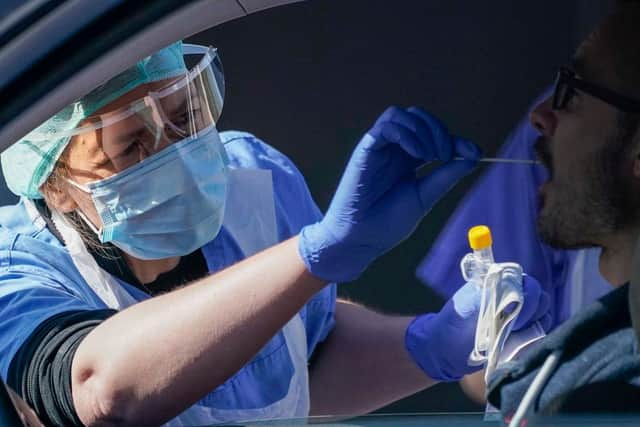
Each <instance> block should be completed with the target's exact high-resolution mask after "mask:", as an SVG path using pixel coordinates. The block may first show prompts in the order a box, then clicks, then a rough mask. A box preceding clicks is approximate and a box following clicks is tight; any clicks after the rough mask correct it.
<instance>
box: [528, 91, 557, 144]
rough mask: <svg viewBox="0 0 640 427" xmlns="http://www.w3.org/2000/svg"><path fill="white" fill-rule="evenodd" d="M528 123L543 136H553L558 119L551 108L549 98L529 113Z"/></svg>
mask: <svg viewBox="0 0 640 427" xmlns="http://www.w3.org/2000/svg"><path fill="white" fill-rule="evenodd" d="M529 121H530V122H531V124H532V125H533V127H534V128H536V129H537V130H538V132H540V133H541V134H542V135H543V136H553V134H554V133H555V131H556V125H557V124H558V118H557V116H556V113H555V111H553V109H552V108H551V97H549V98H547V99H545V100H544V101H542V102H541V103H540V104H538V105H537V106H536V107H535V108H534V109H533V110H532V111H531V113H529Z"/></svg>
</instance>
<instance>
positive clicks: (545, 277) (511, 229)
mask: <svg viewBox="0 0 640 427" xmlns="http://www.w3.org/2000/svg"><path fill="white" fill-rule="evenodd" d="M550 93H551V91H550V90H547V92H546V93H545V94H544V95H542V96H541V97H540V98H539V99H538V101H536V103H534V104H533V105H534V106H535V105H537V104H538V102H540V101H542V100H543V99H545V98H547V97H548V96H549V95H550ZM538 137H539V133H538V132H537V131H536V129H535V128H533V126H532V125H531V124H530V123H529V119H528V115H527V116H525V117H524V118H523V119H522V121H520V123H518V125H517V127H516V128H515V130H514V131H513V133H512V134H511V135H510V137H509V138H508V140H507V142H506V143H505V145H504V146H503V148H502V150H501V152H500V154H499V157H503V158H514V159H535V151H534V144H535V142H536V139H537V138H538ZM547 178H548V174H547V171H546V169H545V168H544V167H543V166H540V165H531V166H528V165H512V164H499V163H498V164H493V165H491V166H490V167H489V168H488V169H487V171H486V172H485V173H484V175H483V176H482V177H481V178H480V180H479V181H478V183H476V185H475V186H474V188H472V189H471V190H470V191H469V192H468V193H467V194H466V195H465V197H464V199H463V200H462V201H461V202H460V204H459V206H458V208H457V209H456V211H455V212H454V213H453V215H452V216H451V217H450V219H449V221H448V223H447V225H446V226H445V227H444V228H443V230H442V232H441V234H440V235H439V236H438V239H437V240H436V242H435V243H434V245H433V247H432V248H431V250H430V252H429V253H428V254H427V256H426V258H425V259H424V260H423V261H422V263H421V264H420V266H419V267H418V269H417V271H416V274H417V276H418V278H419V279H421V280H422V281H423V282H425V283H426V284H427V285H429V286H430V287H431V288H433V289H434V290H435V291H436V292H437V293H438V294H440V295H441V296H443V297H444V298H447V299H449V298H450V297H451V296H452V295H453V294H454V292H455V291H456V290H458V288H459V287H460V286H461V284H462V283H463V279H462V275H461V273H460V260H461V259H462V257H463V256H464V255H465V254H466V253H468V252H470V251H471V250H470V249H469V241H468V238H467V232H468V230H469V228H471V227H473V226H475V225H480V224H484V225H488V226H489V228H490V229H491V234H492V237H493V253H494V257H495V260H496V261H497V262H507V261H509V262H517V263H519V264H520V265H522V267H523V269H524V271H525V272H526V273H527V274H529V275H531V276H533V277H535V278H536V279H538V281H540V283H541V284H542V286H543V287H544V288H545V290H546V291H547V292H548V293H549V296H550V298H551V307H552V311H551V315H552V317H553V324H552V326H555V325H557V324H559V323H561V322H562V321H564V320H566V319H567V318H568V317H569V316H570V315H571V314H572V313H571V312H572V310H571V308H570V307H571V293H572V292H571V288H572V286H574V283H573V282H572V280H573V279H576V274H575V270H576V269H583V268H584V269H585V274H584V275H583V277H581V278H580V280H581V283H582V282H584V284H585V285H586V286H584V293H585V294H586V296H585V297H584V301H583V302H584V303H585V304H586V303H588V302H590V301H593V300H595V299H596V298H598V297H599V296H601V295H603V294H605V293H607V292H609V291H610V290H611V289H612V288H611V286H610V285H609V284H608V283H607V282H606V281H605V280H604V279H603V278H602V277H601V276H600V273H599V271H598V268H597V265H596V266H595V267H594V265H593V264H592V263H593V262H597V256H595V257H594V256H593V255H594V253H593V252H595V251H598V250H597V249H589V250H588V251H589V253H588V256H584V251H583V250H580V251H577V250H572V251H568V250H561V249H553V248H551V247H550V246H548V245H547V244H545V243H543V242H542V240H541V239H540V236H539V235H538V233H537V231H536V217H537V214H538V210H539V208H540V207H539V200H538V188H539V186H540V185H541V184H542V183H543V182H544V181H546V180H547ZM581 254H582V255H581ZM584 260H587V261H588V263H591V264H588V265H587V266H586V267H585V266H583V265H582V264H581V265H578V263H577V261H584Z"/></svg>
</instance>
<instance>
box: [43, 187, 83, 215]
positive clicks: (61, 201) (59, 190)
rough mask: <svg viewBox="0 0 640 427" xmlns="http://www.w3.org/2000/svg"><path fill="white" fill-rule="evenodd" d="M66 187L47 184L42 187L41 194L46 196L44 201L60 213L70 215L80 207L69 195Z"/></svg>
mask: <svg viewBox="0 0 640 427" xmlns="http://www.w3.org/2000/svg"><path fill="white" fill-rule="evenodd" d="M65 187H66V186H65V185H63V186H59V185H56V186H53V185H47V183H45V184H44V185H43V186H42V187H40V192H41V193H42V194H43V195H44V200H45V201H46V202H47V205H49V207H51V208H53V209H55V210H57V211H58V212H60V213H69V212H72V211H74V210H76V208H77V207H78V204H77V203H76V201H75V200H73V198H72V197H71V196H70V195H69V192H68V191H67V189H66V188H65Z"/></svg>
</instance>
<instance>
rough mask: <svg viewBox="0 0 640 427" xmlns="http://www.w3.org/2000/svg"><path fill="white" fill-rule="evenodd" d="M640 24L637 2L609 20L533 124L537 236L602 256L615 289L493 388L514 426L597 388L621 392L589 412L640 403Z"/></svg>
mask: <svg viewBox="0 0 640 427" xmlns="http://www.w3.org/2000/svg"><path fill="white" fill-rule="evenodd" d="M639 19H640V5H638V4H637V3H635V4H633V3H631V4H627V5H624V6H621V7H620V9H619V10H618V11H616V12H615V13H614V14H612V15H611V16H610V17H609V18H607V19H606V20H605V21H604V22H603V23H602V24H601V25H600V26H598V27H597V28H596V29H595V30H594V31H593V32H592V33H591V35H590V36H589V37H588V38H587V39H586V40H585V41H584V42H583V43H582V44H581V45H580V47H579V48H578V50H577V52H576V54H575V56H574V59H573V61H572V64H571V66H570V67H564V68H561V69H560V71H559V72H558V76H557V80H556V85H555V89H554V93H553V95H552V96H551V97H548V98H547V99H545V100H544V101H543V102H541V103H540V104H539V105H538V106H537V107H536V108H534V110H533V111H532V113H531V115H530V119H531V123H532V124H533V125H534V126H535V127H536V128H537V129H538V130H539V132H540V133H541V135H542V136H541V137H540V139H539V140H538V141H537V143H536V151H537V153H538V155H539V157H540V158H541V159H542V161H543V163H544V164H545V166H546V168H547V169H548V171H549V179H548V180H547V181H546V182H545V183H544V184H543V185H542V186H541V187H540V196H541V210H540V213H539V216H538V220H537V222H538V231H539V233H540V235H541V236H542V238H543V239H544V240H545V241H546V242H548V243H549V244H550V245H552V246H554V247H559V248H565V249H575V248H586V247H599V248H601V254H600V258H599V267H600V272H601V273H602V276H603V277H604V278H605V279H606V280H607V282H609V283H611V284H612V285H613V286H614V287H615V288H616V289H615V290H613V291H611V292H610V293H609V294H607V295H605V296H604V297H602V298H601V299H600V300H598V301H596V303H594V304H592V305H590V306H588V307H586V308H585V309H583V311H582V312H580V313H578V314H577V315H576V316H575V317H574V318H572V319H569V321H568V322H567V323H565V324H564V325H562V326H561V327H559V328H558V329H557V330H556V331H554V332H553V333H551V334H550V335H548V336H547V337H546V338H545V340H544V341H543V342H542V344H541V346H540V347H539V348H538V349H537V350H536V351H534V352H533V353H531V354H530V355H529V356H527V357H525V358H524V359H523V360H521V361H520V362H518V363H517V364H515V366H511V367H510V368H509V369H506V368H505V372H502V373H498V374H496V377H495V378H494V379H493V380H490V385H489V387H490V389H491V390H492V391H491V393H490V395H489V397H490V400H491V401H492V402H493V403H495V404H497V405H499V406H500V407H501V410H502V411H503V413H504V414H505V415H506V416H508V417H509V416H512V415H514V413H516V414H517V415H518V416H522V415H524V414H526V410H525V409H528V408H530V409H533V410H534V411H542V412H544V411H554V410H557V409H558V408H560V407H562V405H563V402H564V400H565V399H566V398H567V397H570V396H571V395H572V392H574V391H575V390H576V389H581V390H584V392H585V393H591V395H592V396H593V393H594V392H595V390H597V387H607V388H606V389H607V390H610V387H615V388H616V389H617V390H618V391H622V393H623V394H615V393H613V392H610V393H606V394H602V395H601V397H602V399H600V398H598V399H596V400H593V399H591V403H590V405H591V408H589V407H587V408H584V407H583V408H582V409H586V410H589V409H593V408H594V407H595V405H601V406H605V407H606V406H607V405H609V406H608V408H609V409H611V408H615V407H617V408H618V409H620V408H619V407H620V404H619V402H621V396H624V395H627V396H628V395H630V393H632V392H633V393H635V394H634V395H635V396H637V395H638V389H637V388H634V387H632V386H630V385H629V384H635V385H636V386H637V384H638V379H639V378H640V357H638V352H637V348H638V343H637V340H636V337H635V335H634V333H633V329H632V328H631V323H630V317H629V306H628V301H627V300H628V298H627V294H628V288H629V286H630V285H629V283H628V282H629V280H630V279H631V272H632V255H633V251H634V247H635V245H636V242H637V240H638V237H639V235H640V60H639V58H640V57H639V56H638V51H639V49H640V32H639V31H638V25H637V23H638V20H639ZM636 268H637V266H636ZM585 285H586V286H590V285H591V283H586V284H585ZM543 362H544V366H545V368H544V369H542V368H541V367H542V365H543ZM537 375H540V376H539V377H538V381H535V382H534V381H533V378H534V377H536V376H537ZM534 384H535V388H532V389H531V392H530V393H529V394H528V398H529V397H530V399H525V401H524V402H523V404H522V405H521V404H520V402H521V399H522V398H523V396H524V395H525V392H526V391H527V390H528V389H529V387H534ZM538 386H539V387H538ZM582 387H590V388H588V389H582ZM585 395H586V396H588V395H589V394H585ZM518 407H519V409H518V411H517V412H516V408H518ZM621 409H623V410H626V411H629V410H637V405H635V406H634V407H626V408H621ZM513 422H514V423H516V422H519V421H513Z"/></svg>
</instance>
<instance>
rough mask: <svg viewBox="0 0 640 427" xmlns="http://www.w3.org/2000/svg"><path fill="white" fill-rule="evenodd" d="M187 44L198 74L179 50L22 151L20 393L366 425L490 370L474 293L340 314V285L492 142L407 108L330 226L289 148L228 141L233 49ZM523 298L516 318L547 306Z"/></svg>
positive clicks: (119, 409)
mask: <svg viewBox="0 0 640 427" xmlns="http://www.w3.org/2000/svg"><path fill="white" fill-rule="evenodd" d="M185 49H186V48H185ZM188 50H189V52H190V53H197V54H199V55H200V56H201V57H202V59H201V61H200V63H199V64H198V65H197V66H195V67H194V68H193V69H192V70H189V71H187V70H186V67H185V65H184V62H183V46H182V44H181V43H176V44H174V45H172V46H169V47H168V48H166V49H163V50H161V51H160V52H158V53H156V54H155V55H152V56H151V57H148V58H145V59H144V60H142V61H140V62H139V63H137V64H136V65H135V66H134V67H132V68H131V69H129V70H127V71H126V72H124V73H122V74H121V75H119V76H117V77H115V78H114V79H112V80H110V81H108V82H106V83H105V84H103V85H101V86H99V87H98V88H96V89H95V90H94V91H92V92H91V93H89V94H88V95H86V96H85V97H83V98H82V99H80V100H79V101H78V102H75V103H73V104H71V105H69V106H68V107H67V108H65V109H64V110H62V111H61V112H60V113H58V114H57V115H56V116H54V117H53V118H51V119H50V120H48V121H46V122H45V123H44V124H43V125H41V126H40V127H39V128H38V129H36V130H34V131H33V132H31V133H30V134H29V135H27V136H25V137H24V138H23V139H22V140H20V141H18V142H17V143H16V144H14V145H13V146H12V147H11V148H10V149H8V150H7V151H6V152H5V153H3V155H2V166H3V170H4V174H5V177H6V180H7V183H8V185H9V187H10V188H11V189H12V191H14V192H15V193H16V194H19V195H21V196H22V199H21V201H20V202H19V203H18V204H17V205H16V206H11V207H6V208H3V209H2V210H0V224H1V225H2V226H1V227H0V250H1V251H2V254H3V255H2V258H1V259H2V265H1V266H0V373H1V374H2V376H3V377H4V378H6V379H7V382H8V383H9V385H10V386H11V387H12V388H14V389H15V390H17V391H19V392H20V394H21V395H22V396H23V397H24V398H25V399H26V400H27V402H28V403H29V404H31V405H32V406H33V407H34V408H35V409H36V411H37V413H38V415H39V416H40V417H41V418H42V419H43V420H44V421H45V422H46V423H47V424H51V425H65V426H72V425H87V426H92V425H101V426H105V425H133V426H141V425H157V424H160V423H166V422H168V425H176V426H178V425H202V424H213V423H228V422H239V421H248V420H257V419H271V418H291V417H306V416H308V415H309V414H312V415H315V414H331V415H353V414H361V413H365V412H368V411H371V410H373V409H376V408H378V407H380V406H383V405H385V404H387V403H389V402H392V401H394V400H397V399H400V398H402V397H404V396H407V395H409V394H411V393H414V392H416V391H418V390H421V389H424V388H426V387H428V386H430V385H431V384H434V383H435V382H437V381H454V380H457V379H459V378H460V377H461V376H463V375H464V374H467V373H469V372H472V371H474V370H475V369H477V368H473V367H469V366H468V364H467V357H468V355H469V353H470V351H471V348H472V346H473V340H474V332H475V323H476V318H477V314H478V310H479V299H480V298H479V297H480V295H479V292H478V290H477V289H476V288H475V286H473V285H465V286H463V287H462V288H461V289H460V291H459V292H457V293H456V294H455V295H454V296H453V298H452V299H451V301H449V302H448V303H447V304H446V305H445V306H444V308H443V309H442V310H441V311H440V312H439V313H430V314H426V315H422V316H418V317H416V318H410V317H393V316H385V315H381V314H377V313H375V312H372V311H371V310H368V309H366V308H363V307H360V306H358V305H355V304H348V303H344V302H336V285H335V284H332V283H335V282H341V281H350V280H353V279H355V278H356V277H358V276H359V275H360V274H361V272H362V271H363V270H364V269H365V268H366V267H367V266H368V265H369V264H370V263H371V262H372V261H373V260H374V259H375V258H377V257H378V256H380V255H382V254H383V253H385V252H386V251H388V250H389V249H391V248H392V247H393V246H395V245H396V244H397V243H399V242H400V241H402V240H403V239H404V238H406V237H407V236H408V235H409V234H410V233H411V232H412V231H413V230H414V228H415V227H416V225H417V223H418V222H419V221H420V220H421V219H422V217H423V216H424V215H425V213H426V212H427V211H428V210H429V209H430V208H431V206H432V205H433V204H434V203H435V202H436V201H437V199H438V198H439V197H440V196H441V195H442V194H444V193H445V192H446V191H447V190H448V189H449V188H450V187H451V186H452V185H453V184H454V183H455V182H456V181H457V180H458V179H460V178H461V177H462V176H464V175H465V174H466V173H468V172H469V171H470V170H471V169H472V168H473V167H474V166H475V159H476V158H477V157H478V154H479V153H478V149H477V148H476V147H475V146H474V145H473V144H471V143H469V142H468V141H465V140H462V139H460V138H457V137H455V136H452V135H450V134H449V133H448V132H447V131H446V129H445V128H444V127H443V126H442V125H441V124H440V123H439V122H438V121H437V120H436V119H435V118H434V117H432V116H430V115H428V114H427V113H425V112H424V111H422V110H419V109H415V108H412V109H407V110H405V109H400V108H389V109H388V110H387V111H386V112H385V113H384V114H383V115H382V116H381V117H380V118H379V119H378V120H377V122H376V123H375V125H374V126H373V127H372V128H371V129H370V130H369V131H368V132H367V133H366V134H365V136H364V137H363V138H362V140H361V141H360V143H359V144H358V145H357V146H356V148H355V150H354V152H353V155H352V157H351V160H350V161H349V164H348V165H347V168H346V170H345V172H344V175H343V177H342V179H341V182H340V184H339V186H338V189H337V191H336V194H335V196H334V198H333V200H332V202H331V205H330V207H329V209H328V211H327V212H326V214H325V215H324V216H322V215H320V213H319V212H318V209H317V208H316V206H315V204H314V203H313V201H312V199H311V196H310V194H309V191H308V189H307V187H306V184H305V182H304V179H303V178H302V176H301V175H300V173H299V172H298V171H297V169H296V168H295V166H294V165H293V164H292V163H291V162H290V161H289V160H288V159H287V158H286V157H285V156H284V155H282V154H281V153H279V152H277V151H276V150H275V149H273V148H272V147H270V146H268V145H267V144H265V143H263V142H261V141H259V140H258V139H257V138H255V137H254V136H252V135H249V134H246V133H241V132H225V133H221V134H219V133H218V131H217V129H216V127H215V123H216V120H217V119H218V117H219V115H220V109H221V106H222V99H223V95H224V91H223V88H224V85H223V80H222V75H221V72H220V71H221V68H220V64H219V62H218V57H217V54H216V52H215V50H213V49H206V48H200V47H193V46H189V47H188ZM456 156H458V157H463V158H465V159H468V160H466V161H452V159H453V157H456ZM431 160H440V161H442V165H440V166H439V167H438V168H436V169H435V170H433V172H432V173H431V174H430V175H428V176H426V177H421V178H417V177H416V173H415V170H416V169H417V168H418V167H419V166H420V165H422V164H423V163H424V162H426V161H431ZM279 242H281V243H279ZM278 243H279V244H278ZM245 258H246V259H245ZM183 285H188V286H183ZM524 289H525V293H526V298H525V307H524V308H523V310H522V312H521V315H520V316H519V318H518V321H517V324H516V328H518V327H524V326H526V325H527V324H528V323H530V322H532V321H537V320H538V319H540V318H542V317H543V316H544V315H545V314H546V311H547V308H548V307H547V306H546V305H545V303H544V302H545V301H546V299H545V298H543V297H542V296H543V295H542V293H541V291H540V286H539V285H538V284H537V282H535V280H533V279H530V278H528V277H526V278H525V280H524ZM320 343H322V346H323V349H322V351H321V352H316V350H317V347H318V346H319V345H320ZM314 353H317V357H315V358H314V361H313V363H312V365H311V369H310V370H309V368H308V362H309V359H310V357H311V355H313V354H314Z"/></svg>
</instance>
